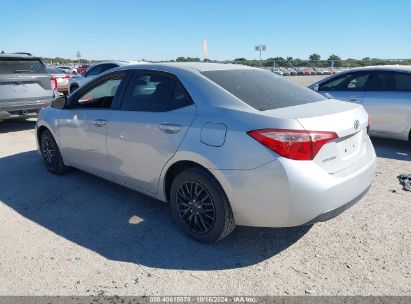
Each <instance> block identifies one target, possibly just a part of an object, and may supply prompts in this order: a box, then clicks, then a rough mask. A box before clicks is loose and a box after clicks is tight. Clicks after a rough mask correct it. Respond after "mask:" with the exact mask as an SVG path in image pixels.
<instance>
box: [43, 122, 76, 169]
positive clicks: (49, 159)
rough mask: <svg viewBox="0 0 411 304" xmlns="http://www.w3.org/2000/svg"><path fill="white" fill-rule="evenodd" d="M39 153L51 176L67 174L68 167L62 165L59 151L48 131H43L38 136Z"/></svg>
mask: <svg viewBox="0 0 411 304" xmlns="http://www.w3.org/2000/svg"><path fill="white" fill-rule="evenodd" d="M40 151H41V156H42V157H43V161H44V164H45V166H46V168H47V170H49V171H50V172H51V173H53V174H63V173H65V172H67V170H68V169H69V167H67V166H65V165H64V162H63V158H62V157H61V154H60V150H59V148H58V146H57V143H56V141H55V140H54V137H53V135H52V134H51V133H50V131H49V130H44V131H43V132H42V133H41V135H40Z"/></svg>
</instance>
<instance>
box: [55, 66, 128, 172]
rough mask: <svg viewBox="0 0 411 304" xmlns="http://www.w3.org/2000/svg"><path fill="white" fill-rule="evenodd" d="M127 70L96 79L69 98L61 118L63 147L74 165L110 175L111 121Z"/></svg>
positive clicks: (61, 143) (69, 161) (63, 152)
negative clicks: (109, 136) (108, 135)
mask: <svg viewBox="0 0 411 304" xmlns="http://www.w3.org/2000/svg"><path fill="white" fill-rule="evenodd" d="M124 77H125V74H124V73H114V74H110V75H106V76H105V77H103V78H101V79H98V80H97V79H96V80H95V81H93V82H92V83H89V84H88V85H87V86H85V87H84V88H81V89H80V90H79V91H78V92H76V93H75V94H74V96H71V97H70V98H69V102H68V104H69V108H68V109H64V110H63V111H62V114H61V116H60V119H59V127H58V132H59V140H60V150H61V153H62V155H63V158H64V159H65V160H66V161H67V162H68V163H69V164H70V165H72V166H75V167H78V168H80V169H83V170H86V171H89V172H92V173H95V174H97V175H102V176H105V177H109V176H110V169H109V161H108V156H107V145H106V140H107V121H108V119H109V117H110V113H111V111H112V108H113V107H114V104H115V100H116V97H117V96H118V94H117V91H118V89H119V87H120V85H121V84H122V80H123V79H124Z"/></svg>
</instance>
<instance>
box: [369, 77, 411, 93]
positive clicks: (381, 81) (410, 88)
mask: <svg viewBox="0 0 411 304" xmlns="http://www.w3.org/2000/svg"><path fill="white" fill-rule="evenodd" d="M369 91H390V92H404V91H405V92H411V74H409V73H400V72H375V73H374V75H373V78H372V81H371V84H370V88H369Z"/></svg>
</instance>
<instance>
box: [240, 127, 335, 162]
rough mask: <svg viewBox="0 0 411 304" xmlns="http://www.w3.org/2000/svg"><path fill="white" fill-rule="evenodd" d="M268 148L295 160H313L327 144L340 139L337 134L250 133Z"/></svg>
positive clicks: (303, 131) (308, 132) (297, 132)
mask: <svg viewBox="0 0 411 304" xmlns="http://www.w3.org/2000/svg"><path fill="white" fill-rule="evenodd" d="M247 134H248V135H250V136H251V137H252V138H254V139H255V140H257V141H259V142H260V143H262V144H263V145H264V146H266V147H267V148H269V149H271V150H273V151H274V152H276V153H278V154H280V155H281V156H284V157H286V158H290V159H295V160H313V159H314V157H315V156H316V155H317V153H318V151H320V149H321V148H322V146H324V145H325V144H326V143H327V142H329V141H331V140H333V139H336V138H338V135H337V134H336V133H335V132H323V131H305V130H282V129H260V130H253V131H248V132H247Z"/></svg>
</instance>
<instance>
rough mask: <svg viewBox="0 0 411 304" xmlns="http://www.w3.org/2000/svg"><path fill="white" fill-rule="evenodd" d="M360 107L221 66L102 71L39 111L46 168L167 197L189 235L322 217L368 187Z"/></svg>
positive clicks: (206, 238) (371, 155)
mask: <svg viewBox="0 0 411 304" xmlns="http://www.w3.org/2000/svg"><path fill="white" fill-rule="evenodd" d="M367 127H368V115H367V113H366V112H365V110H364V108H363V107H362V106H361V105H358V104H355V103H347V102H342V101H337V100H328V99H326V98H324V97H323V96H322V95H320V94H318V93H316V92H313V91H312V90H309V89H307V88H304V87H302V86H299V85H297V84H295V83H293V82H291V81H289V80H286V79H284V78H283V77H280V76H277V75H275V74H273V73H270V72H267V71H264V70H261V69H256V68H251V67H246V66H241V65H231V64H211V63H167V64H166V63H163V64H147V65H145V64H140V65H131V66H123V67H120V68H117V69H114V70H110V71H108V72H106V73H104V74H102V75H100V76H98V77H96V78H95V79H94V80H92V81H90V82H89V83H87V84H85V85H84V86H82V87H80V88H79V89H78V90H77V91H75V92H74V93H73V94H72V95H70V96H69V97H68V98H67V99H66V98H65V97H61V98H59V99H56V100H54V101H53V103H52V106H51V107H48V108H47V109H44V110H43V111H42V112H41V113H40V115H39V119H38V122H37V125H36V139H37V142H38V147H39V152H40V153H41V155H42V157H43V160H44V164H45V166H46V168H47V169H48V170H49V171H50V172H52V173H55V174H61V173H63V172H65V171H67V169H68V168H69V167H75V168H78V169H81V170H84V171H87V172H89V173H92V174H95V175H97V176H100V177H103V178H105V179H108V180H110V181H113V182H115V183H118V184H121V185H124V186H126V187H129V188H132V189H135V190H138V191H140V192H143V193H145V194H147V195H149V196H152V197H155V198H157V199H159V200H162V201H164V202H168V203H169V204H170V207H171V213H172V215H173V217H174V219H175V221H176V222H177V224H178V225H179V226H180V227H181V228H182V230H183V231H184V232H186V233H187V234H188V235H189V236H190V237H192V238H193V239H195V240H197V241H200V242H205V243H210V242H215V241H217V240H220V239H222V238H224V237H226V236H227V235H228V234H230V233H231V232H232V231H233V230H234V228H235V226H236V225H246V226H259V227H291V226H298V225H303V224H312V223H315V222H319V221H325V220H327V219H330V218H332V217H334V216H336V215H337V214H339V213H341V212H342V211H344V210H345V209H347V208H348V207H350V206H352V205H353V204H354V203H355V202H357V201H358V200H359V199H360V198H361V197H362V196H363V195H364V194H365V193H366V192H367V190H368V188H369V187H370V185H371V183H372V180H373V176H374V172H375V162H376V156H375V152H374V149H373V146H372V144H371V141H370V139H369V137H368V134H367Z"/></svg>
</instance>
